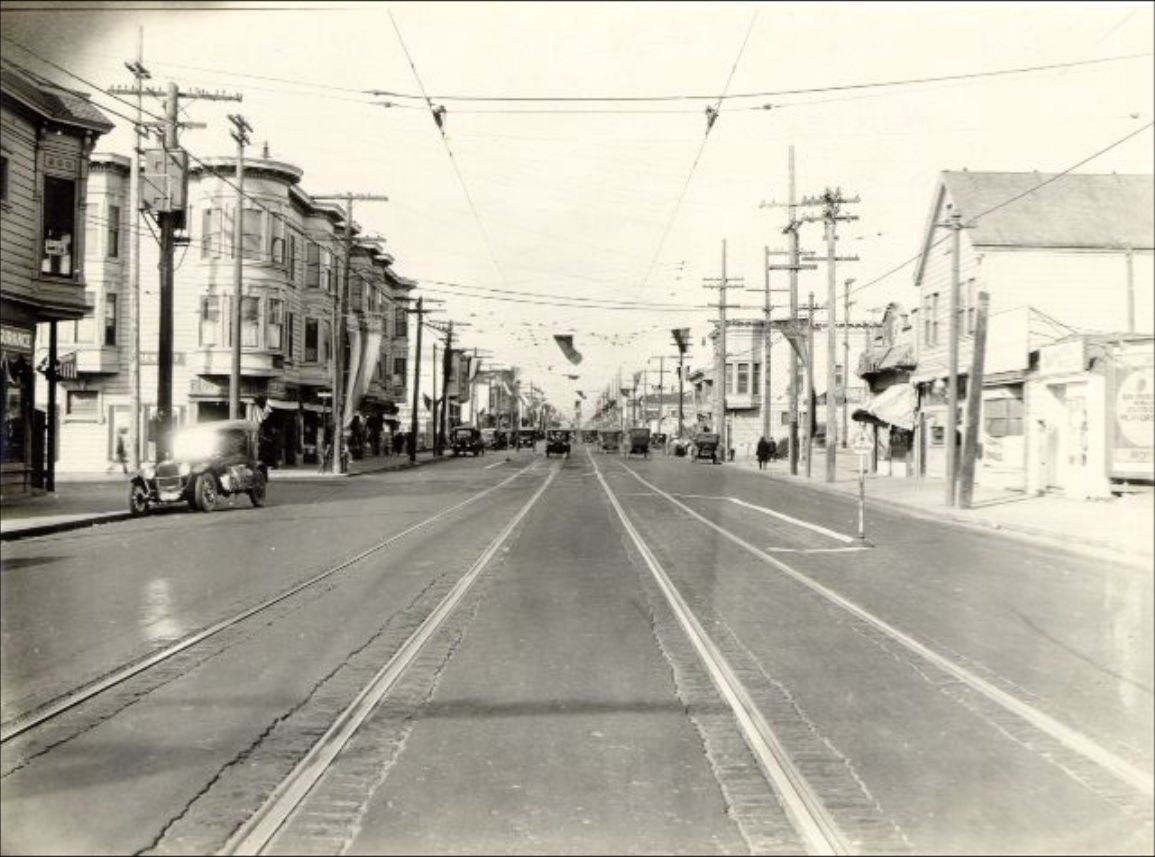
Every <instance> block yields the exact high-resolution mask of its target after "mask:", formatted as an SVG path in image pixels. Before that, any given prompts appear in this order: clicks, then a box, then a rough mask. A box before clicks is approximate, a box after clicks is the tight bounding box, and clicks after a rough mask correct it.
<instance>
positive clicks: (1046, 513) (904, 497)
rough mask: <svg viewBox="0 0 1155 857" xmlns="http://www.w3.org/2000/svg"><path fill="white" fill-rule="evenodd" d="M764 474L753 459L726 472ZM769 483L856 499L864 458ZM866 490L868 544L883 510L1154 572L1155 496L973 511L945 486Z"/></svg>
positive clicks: (984, 501) (819, 463)
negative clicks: (953, 501) (876, 514)
mask: <svg viewBox="0 0 1155 857" xmlns="http://www.w3.org/2000/svg"><path fill="white" fill-rule="evenodd" d="M725 466H727V467H739V468H742V469H744V470H752V471H754V472H758V462H757V461H756V460H755V459H753V458H749V459H745V460H735V461H733V462H730V463H729V464H727V465H725ZM765 472H766V474H767V476H768V477H769V478H774V479H781V480H786V481H790V482H796V483H799V484H800V485H804V486H806V487H807V488H812V489H815V490H819V491H838V492H842V493H845V494H850V495H852V496H854V497H858V494H859V484H858V456H857V455H855V454H853V453H850V452H847V451H843V450H839V455H838V456H837V459H836V466H835V471H834V481H833V482H827V481H826V458H825V452H824V450H822V449H821V448H819V449H818V450H816V453H815V456H814V460H813V463H812V465H811V471H810V472H811V475H810V477H809V478H807V477H806V475H805V473H806V471H805V465H804V463H803V462H799V465H798V475H796V476H792V475H791V474H790V465H789V462H787V461H771V462H768V463H767V465H766V471H765ZM863 482H864V489H865V490H864V493H865V506H866V510H867V512H866V516H867V524H866V529H867V533H866V538H867V541H869V540H870V531H869V528H870V523H869V517H870V507H871V506H872V505H873V506H877V505H879V504H885V505H887V506H891V507H894V508H896V509H901V510H902V511H903V512H905V513H907V514H911V515H917V516H919V517H924V518H934V519H938V520H947V521H951V522H953V523H956V524H959V525H963V526H969V527H978V528H985V529H991V530H999V531H1001V532H1003V533H1009V534H1013V535H1016V536H1021V537H1023V538H1030V539H1036V540H1043V541H1046V542H1049V543H1052V544H1056V545H1062V546H1064V547H1066V548H1068V549H1073V550H1081V551H1084V552H1091V553H1095V554H1097V555H1100V556H1102V557H1103V558H1104V559H1107V560H1109V561H1110V560H1117V561H1129V562H1134V563H1141V564H1144V565H1146V566H1147V567H1149V568H1150V567H1152V566H1153V565H1155V495H1153V494H1152V493H1150V492H1148V493H1141V494H1130V495H1124V496H1121V497H1112V498H1110V499H1104V500H1075V499H1069V498H1067V497H1061V496H1052V495H1028V494H1026V493H1024V492H1022V491H1012V490H1005V489H998V488H990V487H984V486H982V485H976V486H974V491H973V493H972V503H971V508H970V509H963V508H961V507H960V506H953V507H952V506H948V505H947V502H946V482H945V480H943V479H942V478H936V477H922V478H915V477H913V476H909V477H908V476H891V475H887V474H883V473H876V474H872V473H866V474H865V478H864V480H863Z"/></svg>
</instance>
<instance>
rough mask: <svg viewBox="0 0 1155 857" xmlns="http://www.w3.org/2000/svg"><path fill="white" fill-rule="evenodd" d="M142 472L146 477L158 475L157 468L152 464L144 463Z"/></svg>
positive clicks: (150, 477)
mask: <svg viewBox="0 0 1155 857" xmlns="http://www.w3.org/2000/svg"><path fill="white" fill-rule="evenodd" d="M140 472H141V474H142V475H143V476H144V478H145V479H152V478H154V477H155V476H156V468H155V467H154V466H153V465H151V464H146V465H144V467H142V468H141V471H140Z"/></svg>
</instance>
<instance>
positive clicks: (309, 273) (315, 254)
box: [305, 241, 321, 289]
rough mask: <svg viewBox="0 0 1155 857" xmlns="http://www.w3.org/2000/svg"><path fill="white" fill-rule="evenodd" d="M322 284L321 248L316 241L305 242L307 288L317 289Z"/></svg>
mask: <svg viewBox="0 0 1155 857" xmlns="http://www.w3.org/2000/svg"><path fill="white" fill-rule="evenodd" d="M320 286H321V248H320V247H318V246H317V244H316V242H313V241H309V242H308V243H307V244H305V288H306V289H316V288H320Z"/></svg>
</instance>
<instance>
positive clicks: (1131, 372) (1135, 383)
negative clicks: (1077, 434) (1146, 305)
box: [1107, 341, 1155, 479]
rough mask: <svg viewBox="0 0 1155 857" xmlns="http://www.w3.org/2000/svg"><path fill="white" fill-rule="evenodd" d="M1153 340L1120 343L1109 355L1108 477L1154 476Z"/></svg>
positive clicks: (1142, 477) (1154, 394) (1154, 383)
mask: <svg viewBox="0 0 1155 857" xmlns="http://www.w3.org/2000/svg"><path fill="white" fill-rule="evenodd" d="M1153 345H1155V344H1153V343H1152V342H1150V341H1148V342H1144V343H1141V344H1129V343H1128V344H1120V345H1117V346H1115V348H1114V349H1113V351H1112V354H1111V372H1110V378H1111V384H1110V387H1111V389H1110V390H1109V391H1108V398H1107V416H1108V421H1109V424H1110V426H1111V449H1110V474H1109V475H1110V476H1112V477H1114V478H1116V479H1152V478H1155V349H1153Z"/></svg>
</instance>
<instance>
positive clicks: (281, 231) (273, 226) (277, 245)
mask: <svg viewBox="0 0 1155 857" xmlns="http://www.w3.org/2000/svg"><path fill="white" fill-rule="evenodd" d="M269 257H270V258H271V259H272V260H273V264H274V265H283V264H285V221H284V220H282V219H281V217H280V215H279V214H277V213H276V212H273V213H271V214H270V215H269Z"/></svg>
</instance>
